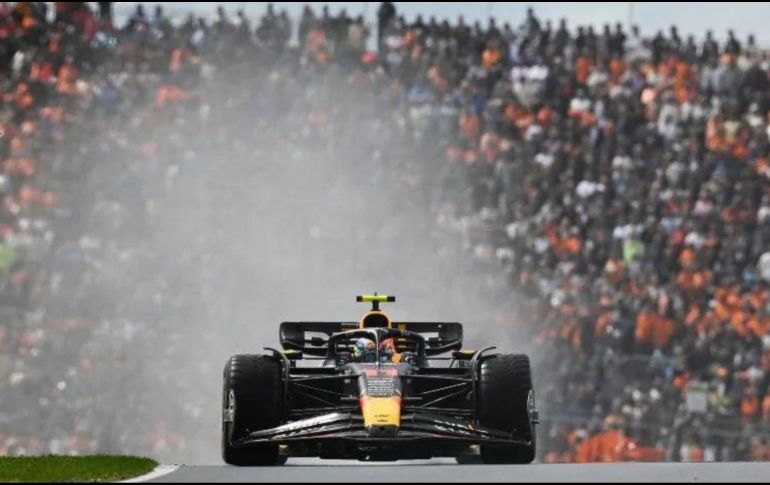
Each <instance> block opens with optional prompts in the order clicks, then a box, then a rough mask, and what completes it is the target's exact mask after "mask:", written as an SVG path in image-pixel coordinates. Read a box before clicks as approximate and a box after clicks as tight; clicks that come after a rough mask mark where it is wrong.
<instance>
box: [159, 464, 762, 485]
mask: <svg viewBox="0 0 770 485" xmlns="http://www.w3.org/2000/svg"><path fill="white" fill-rule="evenodd" d="M451 463H452V462H449V461H447V462H443V461H439V462H436V461H432V462H429V463H426V462H412V463H410V462H400V463H399V464H397V465H395V464H390V465H371V464H356V463H351V462H321V461H317V460H302V461H299V460H295V461H292V460H290V461H289V463H288V464H287V465H286V466H283V467H275V468H235V467H228V466H201V467H198V466H182V467H180V468H179V469H178V470H176V471H175V472H173V473H170V474H168V475H165V476H163V477H162V478H160V479H157V480H155V482H156V483H173V482H198V483H200V482H214V483H217V482H257V483H259V482H294V481H302V482H307V481H313V482H325V483H330V482H342V483H352V482H356V483H359V484H360V483H369V482H383V481H384V482H400V483H412V482H417V483H420V482H445V483H446V482H456V481H462V482H583V483H609V482H678V483H692V482H706V483H709V482H755V483H770V463H608V464H588V465H524V466H483V465H462V466H461V465H454V464H451Z"/></svg>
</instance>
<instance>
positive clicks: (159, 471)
mask: <svg viewBox="0 0 770 485" xmlns="http://www.w3.org/2000/svg"><path fill="white" fill-rule="evenodd" d="M178 469H179V465H159V466H156V467H155V470H153V471H151V472H150V473H148V474H147V475H142V476H141V477H136V478H132V479H130V480H123V481H122V482H117V483H142V482H148V481H150V480H155V479H156V478H160V477H162V476H165V475H168V474H169V473H174V472H175V471H177V470H178Z"/></svg>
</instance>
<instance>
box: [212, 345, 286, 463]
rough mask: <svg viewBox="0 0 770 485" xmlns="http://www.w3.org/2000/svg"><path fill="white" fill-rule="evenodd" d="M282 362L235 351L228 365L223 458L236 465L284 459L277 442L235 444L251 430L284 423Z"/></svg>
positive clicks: (223, 405)
mask: <svg viewBox="0 0 770 485" xmlns="http://www.w3.org/2000/svg"><path fill="white" fill-rule="evenodd" d="M283 399H284V396H283V386H282V374H281V363H280V362H279V361H278V360H277V359H276V358H274V357H269V356H264V355H236V356H234V357H231V358H230V360H229V361H228V362H227V364H226V365H225V371H224V378H223V390H222V459H223V460H224V461H225V463H227V464H228V465H235V466H274V465H281V464H283V463H285V461H286V460H282V459H281V456H280V454H279V447H278V444H259V445H248V446H239V447H237V448H236V447H234V446H232V442H233V440H237V439H239V438H243V437H245V436H247V435H248V434H249V433H251V432H254V431H259V430H263V429H270V428H275V427H277V426H280V425H281V419H282V405H283Z"/></svg>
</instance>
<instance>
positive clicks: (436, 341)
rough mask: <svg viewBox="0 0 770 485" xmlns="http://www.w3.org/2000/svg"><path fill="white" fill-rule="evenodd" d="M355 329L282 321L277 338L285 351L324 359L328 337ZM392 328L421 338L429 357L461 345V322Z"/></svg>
mask: <svg viewBox="0 0 770 485" xmlns="http://www.w3.org/2000/svg"><path fill="white" fill-rule="evenodd" d="M357 328H358V323H357V322H283V323H282V324H281V327H280V330H279V337H280V340H281V345H282V346H283V349H284V350H298V351H300V352H302V353H303V354H305V355H310V356H314V357H326V354H327V352H328V343H329V337H331V336H332V335H334V334H335V333H339V332H345V331H347V330H355V329H357ZM393 328H398V329H400V330H406V331H408V332H414V333H419V334H421V335H422V336H424V337H425V343H426V347H425V353H426V355H427V356H429V357H430V356H434V355H439V354H443V353H445V352H450V351H452V350H459V349H460V348H461V347H462V345H463V326H462V324H460V323H454V322H409V323H403V322H394V323H393Z"/></svg>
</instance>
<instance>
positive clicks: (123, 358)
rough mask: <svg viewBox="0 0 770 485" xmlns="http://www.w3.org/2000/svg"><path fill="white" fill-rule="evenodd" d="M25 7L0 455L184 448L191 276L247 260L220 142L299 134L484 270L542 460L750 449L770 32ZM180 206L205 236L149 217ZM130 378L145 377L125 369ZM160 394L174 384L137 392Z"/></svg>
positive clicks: (200, 296)
mask: <svg viewBox="0 0 770 485" xmlns="http://www.w3.org/2000/svg"><path fill="white" fill-rule="evenodd" d="M47 8H48V7H47V6H46V3H43V2H18V3H15V4H13V5H11V4H6V3H3V4H2V7H0V57H2V62H0V69H1V70H0V160H2V174H0V192H2V196H3V206H2V208H0V287H1V288H2V289H1V290H0V298H2V302H0V312H2V313H0V315H1V316H0V455H2V454H16V453H42V452H45V453H63V452H75V453H78V452H79V453H86V452H94V451H100V452H111V451H125V450H126V449H129V450H131V449H134V450H140V451H141V450H146V449H147V447H148V446H149V447H150V449H151V450H152V451H153V452H154V453H156V455H158V456H160V457H163V456H180V455H179V454H181V453H185V452H186V453H187V454H188V459H189V453H191V448H192V446H194V445H193V444H194V443H196V442H198V441H210V440H211V436H209V435H208V434H203V435H197V436H196V435H194V434H193V435H189V434H185V433H183V432H182V431H181V430H189V429H191V428H194V427H195V426H196V425H197V424H199V423H200V422H202V421H203V420H204V419H205V413H206V406H207V404H206V401H207V400H210V397H211V395H207V394H206V393H203V392H196V391H195V389H194V387H195V386H196V384H197V383H196V382H189V380H185V379H180V375H181V374H178V373H175V372H174V369H175V368H176V367H181V366H179V361H180V359H181V358H183V357H181V354H182V352H183V350H181V349H182V348H184V347H185V346H188V345H189V342H188V341H186V340H185V338H186V334H188V333H195V332H196V331H204V330H203V329H205V328H206V325H207V324H210V323H211V322H222V321H226V320H231V319H238V318H239V315H238V312H239V309H238V308H237V306H236V307H235V308H234V307H233V305H222V304H220V303H221V301H220V300H218V299H217V298H216V297H215V296H213V295H214V294H215V293H216V292H218V291H224V288H225V287H226V286H227V284H230V285H231V286H233V287H238V285H239V284H241V285H243V286H248V285H247V283H249V282H234V281H230V282H229V283H225V282H223V281H222V280H221V278H220V275H221V274H223V273H226V272H227V268H226V267H224V266H225V264H226V262H225V261H224V260H223V259H222V258H221V252H223V251H224V250H223V249H222V248H223V247H227V252H228V254H229V255H230V256H231V257H232V255H234V254H240V255H242V256H243V261H244V264H247V261H248V260H249V257H250V256H251V255H250V248H249V247H248V246H247V245H245V244H243V243H239V242H238V241H233V240H225V239H226V238H225V235H227V234H232V233H233V231H234V228H238V227H239V225H241V224H243V221H242V216H241V215H239V211H228V210H224V211H223V210H218V208H220V207H228V204H233V203H234V201H235V202H237V201H238V199H239V196H242V197H251V196H254V195H253V194H250V193H249V183H251V181H253V180H254V178H259V177H260V176H261V172H260V170H264V169H265V167H259V166H254V164H253V163H239V161H244V162H249V161H250V160H252V159H268V158H269V159H280V160H282V161H285V163H290V162H291V161H294V162H297V161H301V160H304V159H305V158H306V157H309V156H310V155H311V154H312V157H313V158H314V160H316V161H317V163H319V162H318V161H324V163H341V162H340V160H343V159H345V160H356V161H358V162H360V161H361V160H371V162H369V163H372V164H375V165H376V169H375V170H374V171H375V172H376V175H375V176H376V178H377V179H378V180H384V181H388V183H389V184H391V186H392V187H393V190H394V194H397V195H396V198H403V200H404V201H405V202H403V203H404V204H405V205H407V206H409V207H411V208H414V207H418V206H420V207H427V208H428V209H429V210H430V211H429V212H428V213H429V214H431V216H430V217H432V218H433V219H434V220H435V221H436V223H437V228H440V229H441V230H443V231H448V232H455V233H458V234H459V235H460V241H461V242H460V243H458V247H459V248H460V250H462V251H464V252H465V253H467V259H468V261H473V269H469V270H468V271H481V272H483V273H488V274H491V275H495V277H499V278H501V279H503V280H504V281H505V282H506V283H507V284H508V285H509V287H508V289H507V291H508V294H509V298H510V299H511V300H514V299H515V301H516V305H517V308H518V309H519V311H518V312H517V314H516V315H512V316H510V318H509V319H508V321H507V323H506V324H507V325H515V326H517V327H518V329H519V330H520V331H522V332H526V333H528V334H529V335H530V336H531V337H532V340H533V342H535V347H534V349H533V351H532V353H533V354H534V355H535V357H536V368H537V373H538V374H539V375H538V377H540V378H538V379H536V383H537V384H538V385H539V387H538V389H537V395H538V399H539V401H540V407H541V408H542V414H543V417H544V421H545V423H544V426H542V427H541V431H540V443H541V449H542V450H543V452H544V453H543V455H542V456H541V459H543V460H545V461H584V460H590V461H596V460H618V459H626V458H636V459H644V458H645V457H646V456H652V457H656V458H659V457H661V456H665V458H667V459H671V460H741V459H755V460H762V459H770V251H768V250H767V247H769V246H768V242H770V190H768V187H770V184H768V178H770V153H769V152H768V149H769V148H770V125H769V124H768V122H769V121H770V117H769V116H768V114H769V113H770V96H768V92H769V91H768V69H770V55H768V53H767V52H766V51H764V50H762V49H760V48H759V47H758V46H757V45H756V42H755V41H754V39H753V38H752V37H749V39H748V40H747V42H746V43H745V44H744V43H743V42H741V41H740V40H738V39H737V38H736V37H735V35H733V33H732V32H730V33H729V35H728V38H727V40H726V41H725V42H721V43H720V42H717V41H716V40H715V39H714V37H713V35H712V33H710V32H709V33H707V34H706V37H705V39H702V40H696V39H695V38H694V37H693V36H688V37H687V38H686V39H683V38H682V37H681V36H680V34H679V33H678V31H677V30H676V28H675V27H672V28H671V29H670V31H669V32H668V33H666V34H664V33H662V32H658V33H657V34H656V35H655V36H654V37H651V38H649V37H643V36H642V35H641V33H640V31H639V30H638V29H637V28H636V27H634V28H632V30H631V31H630V32H626V31H625V30H624V28H623V26H622V25H616V26H614V27H613V26H609V25H607V26H605V27H604V28H603V29H602V30H601V31H600V32H597V31H595V30H594V28H593V27H590V26H588V27H582V26H581V27H578V28H577V29H576V30H575V29H572V28H571V27H570V26H569V25H568V24H567V22H566V21H562V22H561V23H560V24H559V26H558V27H554V26H553V25H551V23H550V22H541V21H540V20H539V19H538V18H537V17H536V16H535V14H534V12H532V11H530V12H529V14H528V16H527V18H526V19H524V21H523V22H522V23H521V25H515V26H512V25H511V24H508V23H505V24H503V25H498V24H497V23H496V22H495V20H494V19H490V21H489V23H488V24H487V25H485V26H482V25H481V23H479V22H476V23H474V24H469V23H466V22H465V20H464V19H462V18H460V19H458V20H457V22H454V23H450V22H448V21H439V20H438V19H435V18H430V19H427V20H425V19H423V18H422V17H418V18H416V19H415V20H413V21H408V20H407V19H405V18H403V17H401V16H398V14H397V12H396V11H395V8H394V7H393V6H392V5H391V4H390V3H387V2H386V3H384V4H383V5H382V6H381V7H380V10H379V12H378V25H377V26H376V28H373V27H370V26H369V25H367V24H366V22H365V21H364V19H363V18H361V17H358V18H351V17H350V16H348V14H347V13H346V12H344V11H342V12H339V13H338V14H336V15H334V14H332V13H331V12H330V11H329V9H328V8H324V9H323V10H322V11H321V12H320V13H317V12H315V11H314V10H313V8H312V7H310V6H307V7H306V8H305V11H304V13H303V15H302V17H301V18H300V19H299V21H298V22H297V23H296V26H295V25H294V22H293V21H292V19H290V18H289V16H288V15H287V14H286V13H285V12H276V11H274V9H273V8H272V7H269V9H268V12H267V13H266V14H265V15H264V16H263V17H262V18H261V19H260V21H259V22H258V23H257V24H256V25H254V26H252V25H251V24H250V20H249V19H248V17H247V16H246V15H245V14H244V13H243V12H238V13H237V14H236V16H235V17H232V18H231V17H230V16H229V13H228V12H226V11H225V10H224V9H221V8H220V9H218V11H217V14H216V17H215V19H214V20H213V21H207V20H205V19H202V18H197V17H195V16H192V15H191V16H189V17H188V18H186V19H184V20H183V21H182V22H179V23H176V22H173V21H172V20H170V19H169V18H168V17H167V16H166V15H165V13H164V12H163V10H162V9H161V8H160V7H157V8H156V9H155V10H154V12H153V13H152V14H149V13H146V12H145V11H144V8H143V7H141V6H140V7H137V9H136V11H135V12H133V14H132V15H130V17H129V18H128V20H127V21H126V22H124V23H123V24H122V25H116V22H115V21H114V19H113V6H112V5H111V3H110V2H100V3H99V4H98V8H97V9H93V8H92V7H91V6H90V4H88V3H85V2H58V3H56V4H55V6H54V7H53V8H54V11H53V12H48V11H47ZM372 36H375V37H373V40H374V41H376V42H374V43H375V44H376V47H377V48H376V49H375V50H370V49H369V45H370V44H369V39H370V38H372ZM257 87H259V89H257ZM343 97H346V98H350V97H354V98H355V100H356V103H342V102H340V101H339V100H340V99H343ZM191 140H194V141H193V142H191ZM361 140H366V143H361V142H360V141H361ZM346 145H347V146H351V147H356V148H355V149H356V150H359V152H357V153H355V154H354V155H353V154H350V153H347V154H346V155H347V156H346V157H339V156H338V155H339V150H340V148H339V147H340V146H343V147H344V146H346ZM335 150H337V152H335ZM348 150H350V148H348ZM266 153H269V154H270V156H269V157H262V158H260V157H259V155H260V154H266ZM172 161H173V162H172ZM233 166H237V167H239V168H245V172H243V173H238V176H237V177H235V178H237V179H239V182H237V183H235V182H233V180H232V179H233V177H232V170H233V168H232V167H233ZM347 168H349V169H350V170H349V172H350V177H351V178H354V179H356V180H359V178H360V179H366V178H370V177H371V176H372V173H373V169H372V167H371V166H369V165H366V166H365V167H363V168H362V167H360V166H358V165H356V164H354V163H351V164H350V167H347ZM267 169H268V170H269V167H267ZM362 170H363V172H361V171H362ZM223 183H227V184H229V185H228V189H226V190H222V189H221V188H220V189H217V188H216V187H218V185H217V184H223ZM212 187H214V188H212ZM180 191H183V192H184V193H185V194H187V196H186V198H185V200H184V202H183V203H182V202H180V201H179V197H178V195H171V194H178V193H180ZM175 204H179V205H181V207H180V206H177V205H175ZM180 211H194V212H195V214H196V218H200V219H202V220H205V221H206V227H207V229H208V230H207V231H206V232H205V233H201V232H200V231H199V228H198V226H196V225H195V224H192V223H190V224H189V227H188V226H186V225H184V224H182V227H181V228H179V227H177V229H175V231H173V233H170V232H169V231H164V227H165V226H167V225H169V224H170V220H171V218H176V219H178V218H179V214H180V213H181V212H180ZM177 222H178V221H175V223H177ZM177 226H179V224H177ZM212 247H216V248H218V249H217V250H214V251H212V250H211V248H212ZM170 255H173V257H169V256H170ZM287 264H290V262H287ZM180 281H183V282H185V284H184V285H183V288H184V291H180V290H179V288H180V286H179V285H178V282H180ZM243 311H244V312H245V311H246V310H243ZM180 329H183V330H180ZM209 350H210V349H209ZM137 352H141V354H142V355H146V356H148V357H150V356H151V357H152V360H151V361H150V360H149V359H148V362H141V359H137V358H136V355H137ZM51 356H59V357H61V358H58V359H57V358H51ZM140 362H141V363H140ZM160 369H164V370H163V371H160ZM169 369H171V370H169ZM196 370H197V372H199V375H200V380H201V381H217V380H218V379H219V376H218V373H219V372H220V371H221V369H219V368H213V367H211V368H209V367H206V366H205V365H201V366H200V368H198V369H196ZM180 372H181V370H180ZM116 380H119V381H122V382H123V385H122V386H116V385H115V382H116ZM137 380H145V381H147V380H154V382H157V384H158V385H157V386H155V387H153V389H154V390H155V392H154V394H153V396H148V395H143V394H141V393H137V394H134V393H131V394H128V395H124V394H123V393H122V392H121V390H122V389H130V388H132V385H131V383H132V382H133V381H137ZM136 388H141V386H136ZM41 389H45V391H44V392H41ZM159 389H160V390H161V391H158V390H159ZM180 395H184V396H186V397H187V396H197V397H192V398H190V399H189V400H188V401H187V402H185V404H184V406H183V407H182V409H181V410H180V409H178V407H177V406H165V407H164V406H162V405H161V406H158V403H161V404H162V403H168V402H171V400H173V399H174V397H175V396H180ZM148 408H149V409H148ZM147 416H153V419H151V420H148V419H146V418H147ZM140 418H142V419H140ZM32 422H34V425H33V424H31V423H32ZM191 424H192V426H191ZM202 429H203V431H208V429H206V428H202ZM203 431H202V432H203ZM640 449H642V450H650V451H649V453H647V454H645V453H644V452H639V450H640ZM175 454H176V455H175Z"/></svg>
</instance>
